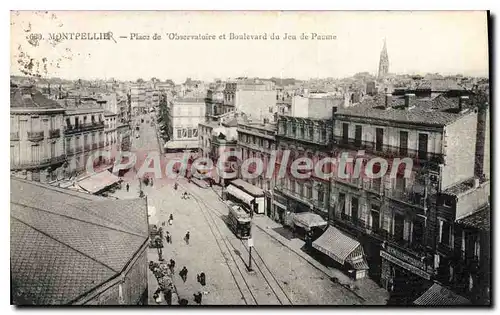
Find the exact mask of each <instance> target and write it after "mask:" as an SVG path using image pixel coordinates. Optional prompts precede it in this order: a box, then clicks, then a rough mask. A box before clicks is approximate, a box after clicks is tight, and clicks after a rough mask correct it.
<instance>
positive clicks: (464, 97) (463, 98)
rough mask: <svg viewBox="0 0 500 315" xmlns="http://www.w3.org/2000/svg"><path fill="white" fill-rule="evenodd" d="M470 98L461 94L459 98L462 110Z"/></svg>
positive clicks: (460, 109)
mask: <svg viewBox="0 0 500 315" xmlns="http://www.w3.org/2000/svg"><path fill="white" fill-rule="evenodd" d="M468 99H469V97H468V96H460V98H459V99H458V110H459V111H462V110H463V109H464V104H465V102H466V101H467V100H468Z"/></svg>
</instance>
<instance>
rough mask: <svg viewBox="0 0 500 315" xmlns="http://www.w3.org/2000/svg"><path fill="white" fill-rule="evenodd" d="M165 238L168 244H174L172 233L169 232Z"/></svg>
mask: <svg viewBox="0 0 500 315" xmlns="http://www.w3.org/2000/svg"><path fill="white" fill-rule="evenodd" d="M165 238H166V239H167V244H172V236H171V235H170V233H169V232H168V231H167V235H166V236H165Z"/></svg>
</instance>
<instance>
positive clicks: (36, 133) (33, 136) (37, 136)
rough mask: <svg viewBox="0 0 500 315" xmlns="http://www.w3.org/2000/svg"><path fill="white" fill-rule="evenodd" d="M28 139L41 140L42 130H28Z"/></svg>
mask: <svg viewBox="0 0 500 315" xmlns="http://www.w3.org/2000/svg"><path fill="white" fill-rule="evenodd" d="M28 140H29V141H41V140H43V131H28Z"/></svg>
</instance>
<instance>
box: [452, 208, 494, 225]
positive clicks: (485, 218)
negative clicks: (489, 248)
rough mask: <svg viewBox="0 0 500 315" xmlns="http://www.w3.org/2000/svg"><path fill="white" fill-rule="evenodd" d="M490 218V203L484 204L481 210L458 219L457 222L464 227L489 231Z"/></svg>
mask: <svg viewBox="0 0 500 315" xmlns="http://www.w3.org/2000/svg"><path fill="white" fill-rule="evenodd" d="M490 219H491V212H490V205H486V206H485V207H483V208H482V209H481V210H479V211H476V212H474V213H473V214H471V215H468V216H466V217H465V218H462V219H460V220H458V221H457V223H458V224H462V225H465V226H466V227H471V228H475V229H479V230H483V231H490Z"/></svg>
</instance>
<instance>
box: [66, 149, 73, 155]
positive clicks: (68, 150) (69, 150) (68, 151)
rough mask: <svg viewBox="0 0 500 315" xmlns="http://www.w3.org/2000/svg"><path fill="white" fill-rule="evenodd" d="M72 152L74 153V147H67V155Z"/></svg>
mask: <svg viewBox="0 0 500 315" xmlns="http://www.w3.org/2000/svg"><path fill="white" fill-rule="evenodd" d="M71 154H73V148H71V147H68V148H66V155H71Z"/></svg>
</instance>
